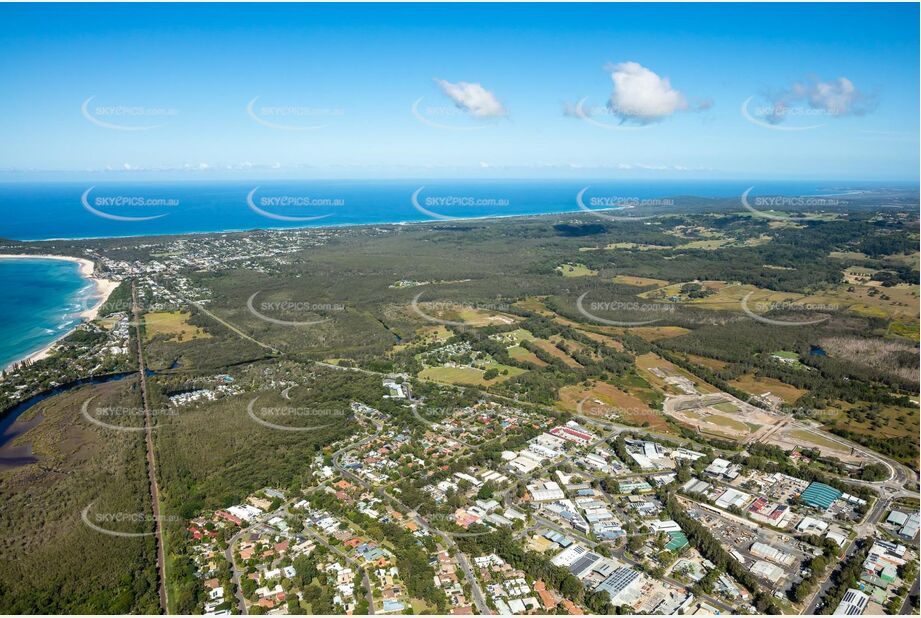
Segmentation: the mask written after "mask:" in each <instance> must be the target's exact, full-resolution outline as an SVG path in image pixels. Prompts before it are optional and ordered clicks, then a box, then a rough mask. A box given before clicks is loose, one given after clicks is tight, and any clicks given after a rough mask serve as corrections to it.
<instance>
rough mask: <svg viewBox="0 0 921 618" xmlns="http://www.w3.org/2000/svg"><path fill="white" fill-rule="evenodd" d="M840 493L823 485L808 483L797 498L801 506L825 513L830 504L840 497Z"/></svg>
mask: <svg viewBox="0 0 921 618" xmlns="http://www.w3.org/2000/svg"><path fill="white" fill-rule="evenodd" d="M841 494H842V492H841V491H839V490H837V489H835V488H834V487H831V486H829V485H826V484H825V483H816V482H813V483H810V484H809V487H807V488H806V491H804V492H803V493H801V494H800V496H799V498H800V500H801V501H802V502H803V504H805V505H807V506H811V507H814V508H817V509H822V510H823V511H827V510H828V509H829V508H830V507H831V505H832V503H833V502H834V501H835V500H837V499H838V498H840V497H841Z"/></svg>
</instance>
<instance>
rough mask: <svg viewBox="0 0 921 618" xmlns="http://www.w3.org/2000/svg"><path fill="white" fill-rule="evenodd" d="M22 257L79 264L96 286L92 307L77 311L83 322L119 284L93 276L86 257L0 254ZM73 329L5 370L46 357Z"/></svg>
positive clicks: (93, 316) (93, 268)
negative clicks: (94, 300)
mask: <svg viewBox="0 0 921 618" xmlns="http://www.w3.org/2000/svg"><path fill="white" fill-rule="evenodd" d="M22 259H42V260H61V261H65V262H76V263H77V264H79V265H80V275H82V276H83V277H84V278H86V279H89V280H91V281H92V282H93V284H94V285H95V286H96V294H95V296H96V302H95V304H94V305H93V306H92V307H88V308H87V309H85V310H83V311H81V312H80V313H79V316H80V317H81V318H83V320H84V321H85V322H89V321H90V320H94V319H96V316H97V315H98V314H99V308H100V307H102V305H103V303H105V302H106V300H107V299H108V298H109V295H110V294H111V293H112V291H113V290H114V289H115V288H117V287H118V285H119V282H118V281H113V280H111V279H101V278H99V277H96V276H94V273H95V272H96V264H95V263H94V262H93V261H92V260H89V259H87V258H79V257H71V256H67V255H41V254H23V255H16V254H0V260H22ZM73 331H74V329H71V330H69V331H67V332H66V333H64V334H62V335H61V336H60V337H58V338H57V339H55V340H54V341H52V342H51V343H49V344H48V345H46V346H45V347H44V348H42V349H41V350H38V351H36V352H32V353H31V354H29V355H27V356H24V357H22V358H20V359H18V360H16V361H13V362H12V363H10V364H9V365H7V366H6V370H9V369H10V368H11V367H12V366H13V365H16V364H17V363H21V362H23V361H29V362H33V361H37V360H41V359H43V358H47V357H48V356H49V355H50V354H51V350H52V349H53V348H54V346H55V344H57V342H58V341H60V340H61V339H63V338H64V337H66V336H67V335H69V334H70V333H72V332H73Z"/></svg>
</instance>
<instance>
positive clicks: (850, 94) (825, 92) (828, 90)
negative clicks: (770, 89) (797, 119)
mask: <svg viewBox="0 0 921 618" xmlns="http://www.w3.org/2000/svg"><path fill="white" fill-rule="evenodd" d="M768 98H769V99H770V108H769V113H768V114H767V115H766V120H767V121H768V122H770V123H772V124H779V123H781V122H783V121H784V120H786V119H787V118H789V117H791V116H796V115H809V116H817V115H823V116H831V117H837V116H863V115H864V114H868V113H870V112H871V111H873V109H874V108H875V107H876V101H875V99H874V98H873V97H871V96H868V95H866V94H865V93H863V92H861V91H860V90H859V89H858V88H857V87H856V86H855V85H854V82H852V81H851V80H849V79H848V78H846V77H839V78H838V79H833V80H831V81H827V82H823V81H819V80H818V79H815V78H811V79H809V80H808V81H805V82H796V83H794V84H793V85H792V86H790V87H789V88H787V89H786V90H783V91H781V92H780V93H777V94H775V95H773V96H769V97H768ZM798 104H805V105H798ZM807 110H811V111H812V112H813V113H809V114H807V113H806V112H807Z"/></svg>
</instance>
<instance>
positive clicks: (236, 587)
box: [224, 529, 247, 614]
mask: <svg viewBox="0 0 921 618" xmlns="http://www.w3.org/2000/svg"><path fill="white" fill-rule="evenodd" d="M246 532H247V530H245V529H240V531H239V532H237V533H236V534H235V535H233V536H232V537H230V540H229V541H228V542H227V549H225V550H224V557H225V558H227V562H228V563H229V564H230V581H231V582H232V583H233V594H234V596H235V597H236V598H237V606H238V607H239V608H240V613H241V614H246V601H245V599H244V597H243V587H242V586H241V585H240V569H239V567H237V563H236V561H235V560H234V555H233V546H234V544H236V542H237V541H239V540H240V537H242V536H243V535H244V534H246Z"/></svg>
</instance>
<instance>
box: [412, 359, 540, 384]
mask: <svg viewBox="0 0 921 618" xmlns="http://www.w3.org/2000/svg"><path fill="white" fill-rule="evenodd" d="M487 368H488V369H497V370H498V371H499V375H498V376H496V377H495V378H493V379H492V380H485V379H484V378H483V375H484V374H485V373H486V371H485V370H483V369H477V368H475V367H426V368H425V369H423V370H422V371H421V372H419V377H420V378H423V379H426V380H434V381H435V382H445V383H447V384H468V385H471V386H489V385H490V384H498V383H500V382H504V381H505V380H508V379H509V378H513V377H515V376H517V375H521V374H522V373H525V371H526V370H525V369H521V368H519V367H510V366H508V365H502V364H499V363H490V364H489V365H488V366H487ZM506 370H507V371H508V373H507V374H505V375H503V374H502V372H503V371H506Z"/></svg>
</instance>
